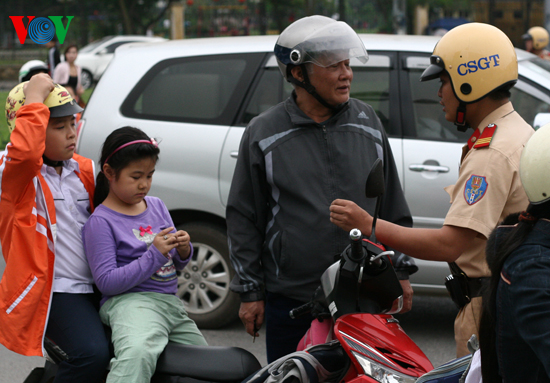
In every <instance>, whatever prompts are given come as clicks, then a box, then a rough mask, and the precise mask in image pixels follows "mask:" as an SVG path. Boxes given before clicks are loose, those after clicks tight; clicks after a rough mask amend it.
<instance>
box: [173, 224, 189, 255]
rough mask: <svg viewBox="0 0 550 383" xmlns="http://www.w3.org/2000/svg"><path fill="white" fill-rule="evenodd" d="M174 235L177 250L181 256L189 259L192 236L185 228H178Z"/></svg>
mask: <svg viewBox="0 0 550 383" xmlns="http://www.w3.org/2000/svg"><path fill="white" fill-rule="evenodd" d="M172 235H174V236H175V237H176V243H177V246H176V250H177V251H178V254H179V255H180V258H181V259H187V258H188V257H189V254H190V253H191V246H189V242H190V241H191V237H190V236H189V234H188V233H187V232H186V231H184V230H178V231H177V232H175V233H174V234H172Z"/></svg>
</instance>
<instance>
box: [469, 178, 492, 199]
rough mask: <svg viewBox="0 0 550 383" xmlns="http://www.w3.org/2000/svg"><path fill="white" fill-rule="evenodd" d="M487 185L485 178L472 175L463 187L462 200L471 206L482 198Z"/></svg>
mask: <svg viewBox="0 0 550 383" xmlns="http://www.w3.org/2000/svg"><path fill="white" fill-rule="evenodd" d="M488 186H489V184H488V183H487V180H486V179H485V177H482V176H476V175H472V176H471V177H470V178H469V179H468V181H466V186H465V187H464V198H465V199H466V202H467V203H468V205H473V204H474V203H476V202H477V201H479V200H480V199H482V198H483V196H484V195H485V193H486V192H487V187H488Z"/></svg>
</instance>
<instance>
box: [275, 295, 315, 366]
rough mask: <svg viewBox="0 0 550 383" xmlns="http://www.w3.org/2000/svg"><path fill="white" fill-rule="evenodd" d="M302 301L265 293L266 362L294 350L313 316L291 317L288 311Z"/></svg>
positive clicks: (299, 304)
mask: <svg viewBox="0 0 550 383" xmlns="http://www.w3.org/2000/svg"><path fill="white" fill-rule="evenodd" d="M304 303H305V302H300V301H297V300H295V299H291V298H287V297H285V296H283V295H279V294H272V293H267V298H266V305H265V326H266V327H265V328H266V338H265V343H266V349H267V362H268V363H271V362H273V361H275V360H277V359H279V358H280V357H282V356H285V355H288V354H290V353H292V352H295V351H296V347H297V346H298V343H299V342H300V339H302V337H303V336H304V335H305V333H306V332H307V330H308V329H309V326H310V325H311V321H312V320H313V317H312V316H311V315H310V314H307V315H304V316H301V317H299V318H296V319H292V318H291V317H290V315H289V314H288V313H289V311H290V310H292V309H293V308H296V307H298V306H301V305H302V304H304Z"/></svg>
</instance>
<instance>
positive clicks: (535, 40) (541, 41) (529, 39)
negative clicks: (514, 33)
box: [521, 27, 550, 61]
mask: <svg viewBox="0 0 550 383" xmlns="http://www.w3.org/2000/svg"><path fill="white" fill-rule="evenodd" d="M521 37H522V38H523V41H524V42H525V50H526V51H527V52H531V53H533V54H535V55H537V56H539V57H540V58H542V59H545V60H548V61H550V52H548V51H547V50H546V46H547V45H548V41H549V40H550V37H549V35H548V31H547V30H546V29H544V28H543V27H532V28H529V30H528V31H527V33H526V34H524V35H523V36H521Z"/></svg>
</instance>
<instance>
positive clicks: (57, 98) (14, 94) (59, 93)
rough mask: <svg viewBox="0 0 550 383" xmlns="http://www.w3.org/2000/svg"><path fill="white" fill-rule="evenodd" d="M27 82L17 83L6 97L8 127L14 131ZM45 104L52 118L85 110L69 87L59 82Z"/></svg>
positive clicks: (23, 100) (23, 101)
mask: <svg viewBox="0 0 550 383" xmlns="http://www.w3.org/2000/svg"><path fill="white" fill-rule="evenodd" d="M27 82H28V81H25V82H22V83H21V84H18V85H16V86H15V87H14V88H13V89H12V90H11V91H10V93H9V94H8V98H7V99H6V119H7V121H8V128H9V130H10V132H13V129H15V114H16V113H17V111H18V110H19V108H21V106H22V105H23V104H24V103H25V93H23V86H24V85H25V83H27ZM44 105H46V106H47V107H48V108H50V118H52V117H65V116H70V115H72V114H75V113H79V112H82V111H83V110H84V109H82V108H81V107H80V106H79V105H78V104H77V103H76V102H75V100H74V99H73V98H72V97H71V95H70V94H69V92H68V91H67V89H65V88H64V87H62V86H61V85H59V84H55V88H54V89H53V90H52V91H51V93H50V94H49V96H48V97H46V99H45V100H44Z"/></svg>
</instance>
